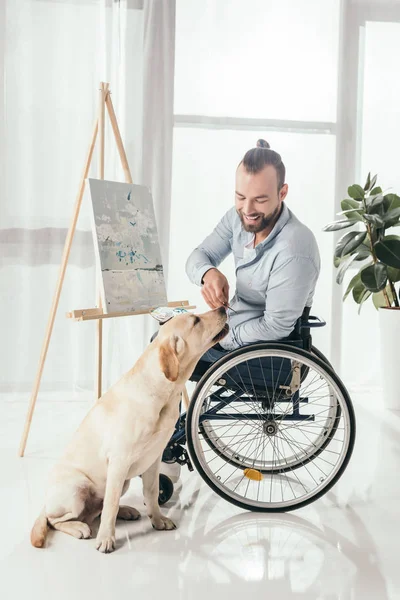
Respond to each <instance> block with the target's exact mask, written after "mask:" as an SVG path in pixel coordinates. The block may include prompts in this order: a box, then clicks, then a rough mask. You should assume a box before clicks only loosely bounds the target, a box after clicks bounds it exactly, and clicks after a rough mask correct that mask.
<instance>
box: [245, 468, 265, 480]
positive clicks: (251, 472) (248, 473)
mask: <svg viewBox="0 0 400 600" xmlns="http://www.w3.org/2000/svg"><path fill="white" fill-rule="evenodd" d="M243 474H244V476H245V477H247V478H248V479H251V480H252V481H261V479H262V478H263V476H262V473H260V471H257V470H256V469H245V470H244V471H243Z"/></svg>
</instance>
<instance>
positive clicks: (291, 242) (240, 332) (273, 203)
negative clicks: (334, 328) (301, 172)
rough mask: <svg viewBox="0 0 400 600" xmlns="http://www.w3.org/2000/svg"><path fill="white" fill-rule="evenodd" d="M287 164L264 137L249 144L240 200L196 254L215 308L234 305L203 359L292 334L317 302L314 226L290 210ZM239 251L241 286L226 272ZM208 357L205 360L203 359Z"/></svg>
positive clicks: (239, 174) (196, 270)
mask: <svg viewBox="0 0 400 600" xmlns="http://www.w3.org/2000/svg"><path fill="white" fill-rule="evenodd" d="M287 193H288V185H287V184H286V183H285V166H284V164H283V162H282V160H281V157H280V155H279V154H278V153H277V152H275V151H273V150H271V149H270V146H269V144H268V143H267V142H266V141H265V140H258V142H257V147H256V148H253V149H251V150H249V151H248V152H247V153H246V154H245V156H244V158H243V160H242V161H241V163H240V164H239V166H238V168H237V171H236V190H235V206H234V207H232V208H231V209H230V210H229V211H228V212H227V213H226V214H225V215H224V216H223V218H222V219H221V221H220V222H219V223H218V225H217V226H216V228H215V229H214V231H213V232H212V233H211V235H209V236H208V237H207V238H206V239H205V240H204V241H203V242H202V243H201V244H200V246H198V247H197V248H196V249H195V250H194V251H193V252H192V253H191V255H190V256H189V258H188V260H187V264H186V272H187V275H188V276H189V279H190V280H191V281H192V282H193V283H195V284H197V285H201V286H202V295H203V297H204V299H205V301H206V302H207V304H208V306H210V308H218V307H219V306H228V304H229V306H230V307H231V308H232V310H230V309H229V308H228V309H227V310H228V315H229V325H230V332H229V334H228V336H227V337H226V338H224V339H223V340H222V341H221V342H220V344H217V345H216V346H214V347H213V348H212V349H211V350H210V351H209V352H208V353H207V354H206V355H204V357H203V359H204V360H206V361H208V362H214V361H215V360H217V359H218V358H220V356H221V353H225V352H226V351H228V350H233V349H235V348H239V347H241V346H244V345H246V344H251V343H254V342H260V341H274V340H282V339H284V338H287V337H288V336H289V335H290V333H291V332H292V331H293V329H294V326H295V323H296V320H297V319H298V318H299V317H300V316H301V315H302V313H303V311H304V309H306V307H310V306H311V303H312V299H313V295H314V290H315V286H316V283H317V279H318V275H319V271H320V258H319V252H318V246H317V243H316V240H315V238H314V235H313V234H312V232H311V231H310V230H309V229H308V228H307V227H306V226H305V225H303V224H302V223H301V222H300V221H299V220H298V219H297V218H296V217H295V216H294V214H293V213H292V212H291V211H290V210H289V209H288V207H287V206H286V204H285V202H284V200H285V198H286V196H287ZM230 252H232V253H233V255H234V260H235V267H236V290H235V294H234V296H233V298H231V299H229V284H228V281H227V279H226V277H225V275H224V274H223V273H222V272H221V271H219V269H218V266H219V265H220V263H221V262H222V261H223V260H224V258H226V256H228V254H229V253H230ZM203 359H202V360H203Z"/></svg>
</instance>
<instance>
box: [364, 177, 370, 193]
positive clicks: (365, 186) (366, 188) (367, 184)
mask: <svg viewBox="0 0 400 600" xmlns="http://www.w3.org/2000/svg"><path fill="white" fill-rule="evenodd" d="M370 186H371V172H369V173H368V177H367V181H366V182H365V185H364V191H365V192H366V191H367V190H369V188H370Z"/></svg>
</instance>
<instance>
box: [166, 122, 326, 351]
mask: <svg viewBox="0 0 400 600" xmlns="http://www.w3.org/2000/svg"><path fill="white" fill-rule="evenodd" d="M259 137H265V132H254V131H226V130H206V129H187V128H176V129H175V132H174V160H173V181H172V213H171V232H173V234H172V237H171V239H170V263H169V264H170V269H169V282H168V284H169V291H168V297H169V298H170V299H171V300H175V299H177V300H180V299H188V300H189V301H190V302H193V303H195V304H196V305H197V306H198V307H200V309H201V310H203V309H204V310H205V309H206V305H205V304H204V302H203V300H202V297H201V294H200V290H199V288H197V287H196V286H194V285H192V284H191V283H190V282H189V280H188V278H187V276H186V274H185V263H186V259H187V257H188V256H189V254H190V252H191V251H192V250H193V249H194V248H195V247H196V246H197V245H198V244H199V243H200V242H201V241H202V239H203V238H204V237H205V236H206V235H208V234H209V233H210V232H211V231H212V229H213V228H214V227H215V225H216V224H217V222H218V221H219V219H220V218H221V217H222V215H223V214H224V213H225V212H226V211H227V210H228V209H229V208H230V207H231V206H232V205H233V202H234V177H235V170H236V167H237V165H238V163H239V162H240V160H241V159H242V157H243V155H244V153H245V152H246V151H247V150H248V149H249V148H251V147H252V146H254V144H255V142H256V140H257V139H258V138H259ZM268 140H269V142H270V143H271V146H272V147H273V148H276V149H277V150H279V152H280V153H281V154H282V157H283V160H284V163H285V165H286V170H287V182H288V184H289V188H290V191H289V196H288V202H287V203H288V206H289V208H290V209H291V210H293V212H294V213H295V214H296V216H297V217H298V218H299V219H300V220H302V221H303V222H304V223H305V224H306V225H307V226H308V227H310V229H311V230H312V231H313V232H314V234H315V235H316V238H317V241H318V244H319V247H320V252H321V257H322V263H323V267H322V269H321V276H320V280H319V284H318V290H317V293H316V297H315V301H314V307H313V312H315V313H317V314H319V315H320V316H322V317H325V318H326V319H329V317H330V307H331V291H332V252H333V236H332V235H331V234H327V233H323V232H322V227H323V226H324V225H325V224H326V223H328V222H329V221H332V219H333V215H332V206H333V194H334V171H335V137H334V136H329V135H317V134H315V135H314V134H297V133H277V132H275V133H269V134H268ZM222 270H223V272H224V273H225V274H226V275H227V277H228V280H229V282H230V285H231V290H233V289H234V286H235V275H234V268H233V261H232V258H231V257H228V258H227V260H226V261H225V264H224V265H223V266H222ZM328 337H329V331H328V328H325V329H324V330H323V332H321V333H320V332H318V334H317V338H316V341H317V345H318V347H320V348H321V350H322V351H323V350H324V349H325V350H326V351H328Z"/></svg>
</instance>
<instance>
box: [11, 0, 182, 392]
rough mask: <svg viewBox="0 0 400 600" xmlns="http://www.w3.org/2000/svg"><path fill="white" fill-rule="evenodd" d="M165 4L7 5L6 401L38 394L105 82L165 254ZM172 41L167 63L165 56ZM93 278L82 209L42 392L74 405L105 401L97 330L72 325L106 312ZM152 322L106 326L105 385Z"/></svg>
mask: <svg viewBox="0 0 400 600" xmlns="http://www.w3.org/2000/svg"><path fill="white" fill-rule="evenodd" d="M163 4H165V3H163V2H161V1H160V0H147V1H140V0H121V1H119V2H116V1H112V0H6V1H5V2H2V3H1V9H0V10H1V12H0V30H1V31H2V35H1V36H0V38H1V44H2V45H1V46H0V53H1V55H0V59H1V73H0V85H1V86H2V89H1V92H2V94H1V96H2V98H3V99H4V104H3V111H2V120H1V128H2V129H1V131H0V133H1V134H2V135H1V142H0V143H1V148H0V152H1V158H2V160H1V165H2V172H1V204H0V211H1V212H0V267H1V268H0V274H1V277H0V286H1V292H0V294H1V300H2V305H1V306H2V310H1V311H0V319H1V325H0V327H1V331H2V344H1V346H0V364H1V365H2V369H1V380H0V391H3V392H7V397H12V398H17V394H18V393H20V394H22V397H23V398H26V397H27V393H29V391H30V389H31V388H32V383H33V380H34V377H35V373H36V369H37V366H38V360H39V354H40V348H41V345H42V342H43V337H44V333H45V327H46V322H47V318H48V314H49V310H50V305H51V301H52V297H53V293H54V290H55V284H56V280H57V276H58V272H59V265H60V260H61V254H62V249H63V245H64V241H65V237H66V233H67V229H68V227H69V222H70V219H71V215H72V209H73V205H74V202H75V197H76V194H77V191H78V183H79V179H80V177H81V173H82V170H83V166H84V162H85V159H86V154H87V150H88V145H89V139H90V136H91V131H92V129H93V124H94V119H95V117H96V114H97V105H98V88H99V82H100V81H108V82H109V83H110V89H111V91H112V100H113V103H114V108H115V111H116V114H117V119H118V122H119V126H120V130H121V134H122V138H123V141H124V145H125V149H126V152H127V156H128V161H129V164H130V168H131V172H132V177H133V180H134V182H135V183H145V184H146V185H149V186H150V187H151V188H154V202H155V208H156V217H157V221H158V228H159V234H160V238H161V244H162V251H163V255H164V256H166V257H167V244H168V231H169V230H168V223H167V222H165V219H164V211H165V206H168V204H169V196H168V192H166V191H165V189H166V186H165V181H166V180H167V186H168V173H169V171H170V154H169V155H168V152H167V151H166V150H165V148H164V145H166V146H167V147H168V139H166V137H165V136H167V137H168V123H169V122H170V121H171V119H172V98H173V75H171V61H172V72H173V48H174V47H173V31H174V28H173V26H172V28H171V22H172V23H173V21H174V3H173V2H171V3H168V6H167V7H164V10H163V9H162V5H163ZM158 9H160V10H158ZM155 29H156V30H157V37H156V36H155V34H154V31H155ZM171 36H172V43H171ZM166 40H167V41H166ZM165 44H167V46H168V47H169V48H170V52H169V56H167V58H166V60H165V63H164V64H163V63H162V61H161V62H160V61H159V60H157V57H159V55H160V47H161V48H162V47H163V46H164V45H165ZM155 61H156V62H155ZM152 79H154V84H153V85H151V83H150V82H151V80H152ZM167 81H168V83H167ZM164 85H165V86H166V90H165V91H164V93H163V94H162V95H160V90H162V89H163V86H164ZM143 106H146V110H144V109H143ZM155 115H157V117H158V118H157V117H156V116H155ZM168 115H169V116H168ZM164 116H165V118H164ZM168 119H169V120H168ZM159 122H162V123H164V124H166V127H165V128H164V129H163V128H162V127H160V125H159ZM106 126H107V131H106V159H105V178H107V179H112V180H123V172H122V169H121V167H120V164H119V157H118V154H117V151H116V148H115V144H114V138H113V136H112V132H111V128H110V127H109V126H108V123H107V121H106ZM170 129H171V127H170ZM155 134H157V137H156V140H155V144H154V147H155V149H156V150H158V146H161V147H162V148H163V151H164V154H163V155H162V157H161V158H160V156H157V157H156V158H155V157H154V156H153V155H152V153H151V152H150V151H149V149H148V147H149V140H150V139H152V138H154V136H155ZM170 135H171V134H170ZM154 147H153V154H154ZM143 152H145V156H146V169H144V168H143ZM96 167H97V155H96V154H95V156H94V160H93V166H92V170H91V173H90V176H92V177H96V176H97V170H96ZM164 262H165V263H167V260H166V259H165V261H164ZM95 281H96V276H95V268H94V252H93V243H92V233H91V225H90V220H89V217H88V206H87V205H86V203H85V202H84V203H83V205H82V210H81V214H80V217H79V220H78V226H77V231H76V234H75V238H74V242H73V247H72V252H71V256H70V261H69V266H68V269H67V274H66V279H65V283H64V288H63V292H62V295H61V301H60V305H59V310H58V314H57V318H56V322H55V327H54V331H53V335H52V340H51V344H50V348H49V353H48V357H47V361H46V367H45V371H44V374H43V378H42V386H41V390H42V391H43V392H45V391H46V390H59V391H60V390H62V391H67V392H68V398H73V397H76V396H74V394H71V391H72V392H74V393H75V394H80V393H82V392H86V391H87V392H88V393H89V394H93V393H94V392H93V390H94V375H95V324H94V322H83V323H75V322H71V321H70V320H68V319H66V317H65V313H66V312H67V311H69V310H71V309H74V308H89V307H93V306H95V305H96V291H95ZM150 319H151V318H150V317H131V318H126V319H125V318H121V319H112V320H109V321H105V322H104V353H103V360H104V386H105V387H106V386H108V385H109V384H110V383H111V382H112V381H114V380H115V379H116V378H117V377H118V376H119V375H120V374H121V373H122V372H123V371H125V370H126V369H128V368H130V367H131V366H132V364H133V362H134V360H135V359H136V358H137V356H138V355H139V354H140V353H141V351H142V349H143V347H144V346H145V345H146V344H147V342H148V336H149V333H150V331H151V329H152V326H151V325H149V320H150ZM12 393H14V396H10V394H12ZM18 397H19V396H18Z"/></svg>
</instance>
